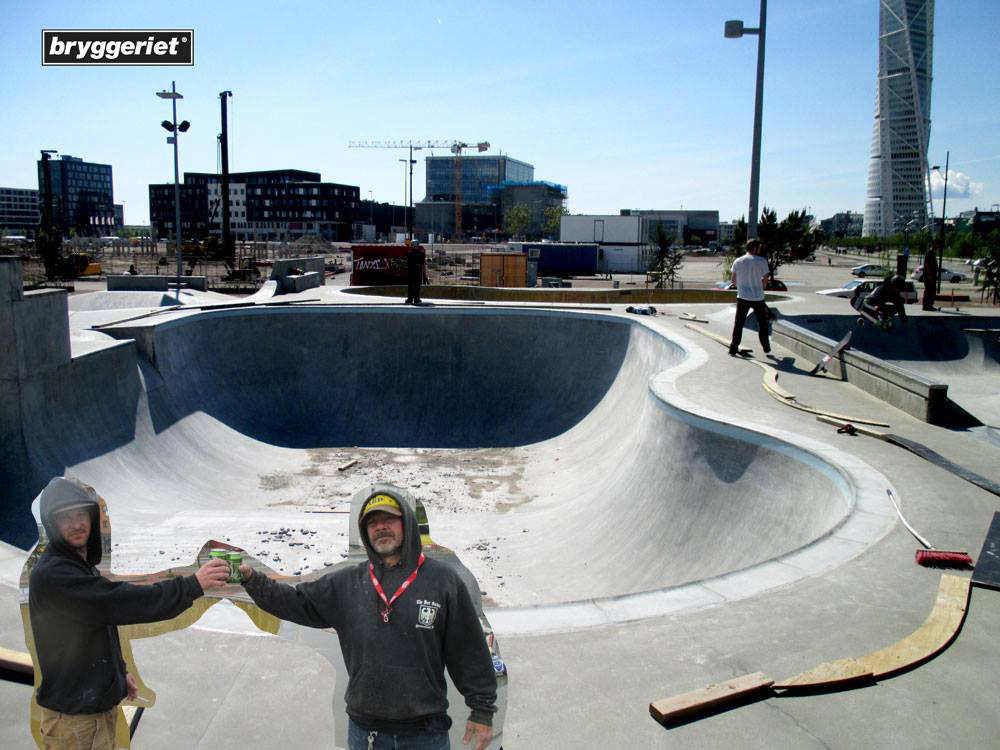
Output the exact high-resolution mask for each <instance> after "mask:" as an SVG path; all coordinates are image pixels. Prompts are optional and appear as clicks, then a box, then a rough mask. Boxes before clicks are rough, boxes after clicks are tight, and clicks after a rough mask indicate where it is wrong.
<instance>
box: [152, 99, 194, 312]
mask: <svg viewBox="0 0 1000 750" xmlns="http://www.w3.org/2000/svg"><path fill="white" fill-rule="evenodd" d="M156 95H157V96H158V97H160V98H161V99H170V103H171V105H172V106H173V115H174V117H173V121H171V120H164V121H163V122H161V123H160V125H161V126H162V127H163V129H164V130H166V131H167V132H169V133H173V135H169V136H167V143H172V144H174V253H175V254H176V255H177V304H180V302H181V187H180V173H179V170H178V165H177V135H178V134H179V133H186V132H187V129H188V128H190V127H191V123H189V122H188V121H187V120H184V121H183V122H182V123H181V124H180V125H178V124H177V100H178V99H183V98H184V97H183V96H181V95H180V94H178V93H177V85H176V83H175V82H174V81H171V82H170V91H157V92H156Z"/></svg>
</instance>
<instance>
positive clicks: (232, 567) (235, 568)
mask: <svg viewBox="0 0 1000 750" xmlns="http://www.w3.org/2000/svg"><path fill="white" fill-rule="evenodd" d="M226 560H227V561H228V562H229V578H227V579H226V580H227V582H228V583H240V582H242V580H243V577H242V576H241V575H240V565H242V564H243V555H242V554H241V553H239V552H228V553H227V554H226Z"/></svg>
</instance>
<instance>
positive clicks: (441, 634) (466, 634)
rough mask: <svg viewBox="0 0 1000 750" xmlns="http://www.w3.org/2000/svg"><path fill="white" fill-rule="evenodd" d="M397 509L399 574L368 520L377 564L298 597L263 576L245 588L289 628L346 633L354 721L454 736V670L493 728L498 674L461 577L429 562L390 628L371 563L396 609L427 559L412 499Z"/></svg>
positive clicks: (340, 574)
mask: <svg viewBox="0 0 1000 750" xmlns="http://www.w3.org/2000/svg"><path fill="white" fill-rule="evenodd" d="M380 494H390V495H393V494H394V493H392V492H389V491H386V490H382V491H380ZM394 496H395V495H394ZM396 500H397V501H398V502H399V505H400V507H401V508H402V510H403V538H404V543H403V552H402V559H401V562H400V564H399V565H398V566H396V567H392V568H386V567H384V566H383V564H382V561H381V559H380V558H379V556H378V555H377V554H376V553H375V551H374V550H373V549H372V547H371V544H370V543H369V541H368V534H367V530H366V528H365V523H364V519H362V518H360V517H359V519H358V524H359V526H360V531H361V538H362V540H364V544H365V549H366V550H367V552H368V560H367V561H365V562H363V563H361V564H359V565H350V566H346V567H342V568H339V569H338V570H335V571H333V572H331V573H328V574H326V575H325V576H323V577H322V578H320V579H318V580H316V581H312V582H309V583H303V584H300V585H298V586H297V587H294V588H293V587H292V586H289V585H287V584H282V583H277V582H275V581H272V580H271V579H269V578H267V577H266V576H263V575H261V574H259V573H255V574H254V575H253V576H252V577H251V578H250V580H249V581H247V582H246V584H245V587H246V590H247V593H248V594H250V596H251V597H252V598H253V600H254V602H256V603H257V605H258V606H260V607H261V608H262V609H265V610H267V611H268V612H270V613H271V614H273V615H275V616H277V617H280V618H282V619H283V620H289V621H291V622H295V623H298V624H300V625H306V626H309V627H314V628H334V629H335V630H336V631H337V636H338V638H339V640H340V649H341V652H342V653H343V655H344V663H345V664H346V665H347V673H348V682H347V694H346V696H345V701H346V703H347V714H348V715H349V716H350V717H351V718H352V719H353V720H354V721H355V722H356V723H357V724H359V725H360V726H361V727H363V728H364V729H367V730H378V731H385V732H396V733H400V734H407V733H412V734H417V733H422V732H440V731H447V730H448V729H449V728H450V726H451V720H450V719H449V718H448V714H447V710H448V697H447V695H448V688H447V683H446V681H445V677H444V669H445V667H447V668H448V674H449V675H451V679H452V681H453V682H454V683H455V687H457V688H458V690H459V692H461V693H462V695H463V696H465V703H466V705H467V706H468V707H469V709H470V715H469V719H470V720H472V721H475V722H478V723H480V724H487V725H490V724H492V723H493V714H494V712H495V711H496V697H497V681H496V673H495V671H494V669H493V662H492V658H491V657H490V652H489V649H488V648H487V646H486V641H485V638H484V636H483V628H482V625H481V624H480V622H479V618H478V616H477V615H476V610H475V607H474V605H473V603H472V598H471V596H470V595H469V592H468V589H466V587H465V584H463V583H462V580H461V579H460V578H459V575H458V573H457V572H456V571H455V570H454V568H452V567H451V566H449V565H448V564H447V563H444V562H441V561H440V560H434V559H431V558H427V559H426V560H425V561H424V563H423V565H422V566H421V567H420V570H419V571H418V573H417V577H416V578H415V579H414V581H413V583H412V584H410V586H409V588H407V589H406V591H405V592H404V593H403V594H401V595H400V596H399V598H398V599H396V600H395V602H394V603H393V605H392V611H391V613H390V615H389V621H388V622H384V621H383V618H382V614H381V612H382V610H383V609H384V604H383V603H382V600H381V599H380V598H379V596H378V594H377V593H376V591H375V588H374V585H373V584H372V581H371V578H370V575H369V568H368V565H369V562H370V563H371V564H372V566H373V567H374V573H375V577H376V578H377V579H378V580H379V582H380V583H381V585H382V589H383V591H384V592H385V596H386V598H387V599H392V597H393V594H394V593H395V592H396V590H397V589H398V588H399V586H400V584H402V583H403V582H404V581H405V580H406V579H407V578H408V577H409V576H410V574H411V573H412V572H413V570H414V568H416V566H417V560H418V558H419V556H420V553H421V543H420V530H419V528H418V525H417V520H416V517H415V515H414V513H413V509H412V508H411V507H410V505H409V504H408V503H407V502H405V501H404V500H403V499H402V498H400V497H396Z"/></svg>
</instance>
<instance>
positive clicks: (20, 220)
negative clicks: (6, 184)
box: [0, 188, 41, 236]
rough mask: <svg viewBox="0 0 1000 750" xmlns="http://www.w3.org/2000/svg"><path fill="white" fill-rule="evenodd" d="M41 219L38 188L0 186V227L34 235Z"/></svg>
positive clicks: (20, 233)
mask: <svg viewBox="0 0 1000 750" xmlns="http://www.w3.org/2000/svg"><path fill="white" fill-rule="evenodd" d="M40 219H41V214H40V212H39V211H38V191H37V190H22V189H20V188H0V229H4V230H7V231H8V232H9V233H11V234H19V235H26V236H27V235H31V236H33V235H34V234H35V230H36V229H38V222H39V221H40Z"/></svg>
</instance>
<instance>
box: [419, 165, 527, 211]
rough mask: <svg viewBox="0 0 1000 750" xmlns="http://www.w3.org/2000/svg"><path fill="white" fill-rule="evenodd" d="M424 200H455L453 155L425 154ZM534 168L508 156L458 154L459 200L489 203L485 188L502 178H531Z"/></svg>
mask: <svg viewBox="0 0 1000 750" xmlns="http://www.w3.org/2000/svg"><path fill="white" fill-rule="evenodd" d="M425 166H426V169H427V195H426V197H425V198H424V201H433V202H438V201H452V202H453V201H454V200H455V157H454V156H428V157H427V159H426V160H425ZM534 179H535V168H534V167H533V166H531V165H530V164H526V163H524V162H523V161H518V160H517V159H512V158H510V157H509V156H480V155H476V156H463V157H462V203H489V202H490V196H489V193H488V188H490V187H492V186H495V185H499V184H500V183H502V182H508V181H510V182H531V181H532V180H534Z"/></svg>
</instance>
